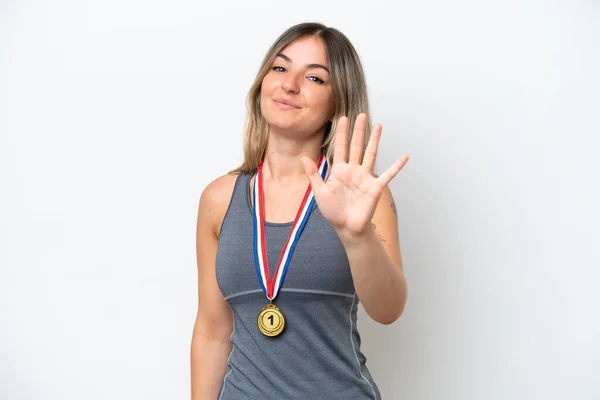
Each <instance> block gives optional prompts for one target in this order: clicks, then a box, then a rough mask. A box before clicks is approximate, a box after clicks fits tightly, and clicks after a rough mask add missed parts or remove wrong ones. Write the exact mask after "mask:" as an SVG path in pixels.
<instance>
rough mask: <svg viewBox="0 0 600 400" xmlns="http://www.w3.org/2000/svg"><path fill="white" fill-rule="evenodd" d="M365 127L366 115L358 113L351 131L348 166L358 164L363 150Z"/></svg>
mask: <svg viewBox="0 0 600 400" xmlns="http://www.w3.org/2000/svg"><path fill="white" fill-rule="evenodd" d="M366 126H367V114H365V113H360V114H358V116H357V117H356V121H355V122H354V129H353V130H352V141H351V142H350V156H349V157H348V163H349V164H360V161H361V159H362V154H363V150H364V148H365V129H366Z"/></svg>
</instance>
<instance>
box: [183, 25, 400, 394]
mask: <svg viewBox="0 0 600 400" xmlns="http://www.w3.org/2000/svg"><path fill="white" fill-rule="evenodd" d="M366 93H367V92H366V85H365V81H364V76H363V71H362V66H361V64H360V60H359V57H358V55H357V54H356V51H355V50H354V48H353V46H352V44H351V43H350V42H349V41H348V39H347V38H346V37H345V36H344V35H343V34H342V33H340V32H339V31H337V30H335V29H332V28H328V27H325V26H323V25H321V24H315V23H306V24H300V25H296V26H294V27H292V28H290V29H289V30H287V31H286V32H285V33H283V35H281V36H280V37H279V39H278V40H277V41H276V42H275V43H274V44H273V46H272V47H271V49H270V51H269V52H268V53H267V55H266V57H265V59H264V61H263V64H262V66H261V68H260V71H259V73H258V76H257V78H256V81H255V82H254V85H253V86H252V88H251V89H250V92H249V96H248V108H249V110H248V111H249V113H248V121H247V126H246V138H245V143H244V150H245V159H244V162H243V165H242V166H241V167H239V168H238V169H236V170H234V171H232V172H231V173H228V174H226V175H224V176H221V177H220V178H218V179H216V180H214V181H213V182H211V183H210V184H209V185H208V186H207V187H206V188H205V189H204V191H203V192H202V195H201V196H200V204H199V210H198V225H197V256H198V299H199V303H198V315H197V319H196V323H195V326H194V333H193V338H192V346H191V372H192V399H193V400H200V399H202V400H204V399H211V400H214V399H221V400H229V399H236V400H237V399H257V400H258V399H261V400H264V399H303V400H304V399H345V400H346V399H379V398H380V394H379V391H378V389H377V386H376V384H375V382H374V380H373V378H372V377H371V375H370V373H369V371H368V369H367V367H366V359H365V357H364V355H363V354H362V353H361V352H360V336H359V334H358V331H357V328H356V311H357V306H358V302H359V299H360V301H361V302H362V303H363V307H364V309H365V311H366V312H367V313H368V315H369V316H370V317H371V318H373V319H374V320H376V321H378V322H380V323H382V324H390V323H392V322H394V321H395V320H396V319H397V318H398V317H399V316H400V315H401V314H402V311H403V309H404V304H405V302H406V293H407V288H406V280H405V277H404V273H403V269H402V260H401V256H400V247H399V239H398V226H397V219H396V215H395V214H396V211H395V206H394V200H393V198H392V195H391V193H390V190H389V189H388V187H387V184H388V183H389V182H390V181H391V179H392V178H393V177H394V176H395V175H396V174H397V173H398V171H400V169H401V168H402V167H403V166H404V164H405V163H406V162H407V161H408V157H407V156H404V157H402V158H401V159H399V160H398V161H397V162H396V163H394V165H393V166H391V167H390V168H389V169H388V170H386V171H385V172H384V173H383V174H381V176H379V177H377V176H376V175H374V174H373V168H374V163H375V156H376V151H377V144H378V142H379V137H380V135H381V126H380V125H375V126H374V127H373V129H372V131H371V130H370V127H369V122H368V117H367V115H366V114H365V113H366V112H368V102H367V94H366ZM365 146H366V148H365ZM315 202H316V203H315ZM290 221H293V222H290ZM284 282H285V284H284Z"/></svg>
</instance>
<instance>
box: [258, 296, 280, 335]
mask: <svg viewBox="0 0 600 400" xmlns="http://www.w3.org/2000/svg"><path fill="white" fill-rule="evenodd" d="M257 323H258V329H260V331H261V332H262V333H264V334H265V335H267V336H277V335H279V334H280V333H281V332H282V331H283V328H285V318H283V314H282V313H281V311H280V310H279V308H277V306H276V305H275V304H272V303H271V304H267V305H266V306H264V307H263V309H262V311H261V312H260V314H258V321H257Z"/></svg>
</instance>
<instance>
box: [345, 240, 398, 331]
mask: <svg viewBox="0 0 600 400" xmlns="http://www.w3.org/2000/svg"><path fill="white" fill-rule="evenodd" d="M340 239H341V241H342V244H343V245H344V248H345V249H346V254H347V256H348V260H349V262H350V270H351V273H352V278H353V280H354V287H355V289H356V293H357V295H358V298H359V299H360V301H361V302H362V303H363V307H364V309H365V311H366V312H367V314H369V316H370V317H371V318H373V319H374V320H376V321H378V322H380V323H382V324H390V323H392V322H394V321H395V320H396V319H398V318H399V317H400V315H401V314H402V312H403V310H404V305H405V304H406V298H407V285H406V278H405V276H404V273H403V272H402V270H401V269H400V268H399V267H398V266H396V265H394V263H393V262H392V261H391V260H390V258H389V257H388V255H387V253H386V251H385V249H384V247H383V245H382V243H381V242H380V241H379V239H378V238H377V235H376V233H375V232H374V231H373V230H368V231H367V232H365V233H364V234H361V235H360V236H354V237H346V236H345V235H343V234H340Z"/></svg>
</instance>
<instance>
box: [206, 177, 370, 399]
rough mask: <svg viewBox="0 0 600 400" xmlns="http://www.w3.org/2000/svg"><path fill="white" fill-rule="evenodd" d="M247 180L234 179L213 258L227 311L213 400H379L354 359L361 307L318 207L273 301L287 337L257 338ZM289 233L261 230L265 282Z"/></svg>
mask: <svg viewBox="0 0 600 400" xmlns="http://www.w3.org/2000/svg"><path fill="white" fill-rule="evenodd" d="M250 179H251V175H249V174H240V175H238V177H237V178H236V181H235V186H234V189H233V194H232V196H231V200H230V204H229V207H228V209H227V212H226V214H225V218H224V220H223V223H222V226H221V233H220V238H219V244H218V249H217V255H216V275H217V283H218V285H219V287H220V289H221V292H222V294H223V296H224V297H225V300H226V301H227V302H228V303H229V306H230V307H231V309H232V311H233V333H232V334H231V343H232V345H233V348H232V351H231V354H230V356H229V359H228V361H227V370H226V372H225V375H224V377H223V381H222V383H221V387H220V390H219V396H218V399H219V400H240V399H249V400H270V399H273V400H282V399H286V400H291V399H302V400H306V399H311V400H319V399H323V400H325V399H327V400H335V399H340V400H341V399H343V400H349V399H352V400H362V399H365V400H366V399H375V400H377V399H380V398H381V397H380V393H379V389H378V388H377V385H376V384H375V382H374V381H373V378H372V377H371V374H370V373H369V370H368V369H367V367H366V357H365V356H364V355H363V354H362V353H361V351H360V342H361V339H360V335H359V333H358V330H357V326H356V324H357V315H356V312H357V307H358V303H359V300H358V297H357V295H356V292H355V290H354V284H353V281H352V275H351V273H350V265H349V263H348V258H347V256H346V251H345V249H344V247H343V245H342V243H341V241H340V240H339V238H338V236H337V233H336V232H335V230H334V229H333V226H332V225H331V224H330V223H329V222H328V221H327V220H326V219H325V218H323V216H322V215H321V213H320V211H319V209H318V207H317V205H316V203H315V207H314V208H313V210H312V212H311V215H310V218H309V219H308V222H307V223H306V225H305V227H304V231H303V232H302V234H301V236H300V239H299V241H298V243H297V244H296V248H295V251H294V253H293V255H292V259H291V262H290V265H289V268H288V271H287V274H286V276H285V280H284V282H283V286H282V288H281V290H280V291H279V293H278V294H277V297H275V299H274V300H273V304H275V305H276V306H277V307H279V309H280V310H281V312H282V313H283V316H284V318H285V329H284V330H283V332H282V333H281V334H280V335H279V336H276V337H268V336H265V335H263V334H262V333H261V332H260V331H259V330H258V326H257V318H258V314H259V313H260V311H261V310H262V308H263V307H264V306H265V305H266V304H268V303H269V300H268V299H267V297H266V295H265V293H264V292H263V291H262V289H261V286H260V283H259V278H258V276H257V274H256V267H255V264H254V253H253V251H254V250H253V238H254V232H253V210H252V205H251V202H250ZM291 226H292V222H288V223H269V222H265V237H266V242H267V243H266V247H267V259H268V263H269V272H270V274H271V277H272V276H273V274H274V272H275V269H276V267H277V262H278V261H279V255H280V253H281V250H282V248H283V246H284V243H285V242H286V240H287V237H288V234H289V231H290V229H291Z"/></svg>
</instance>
